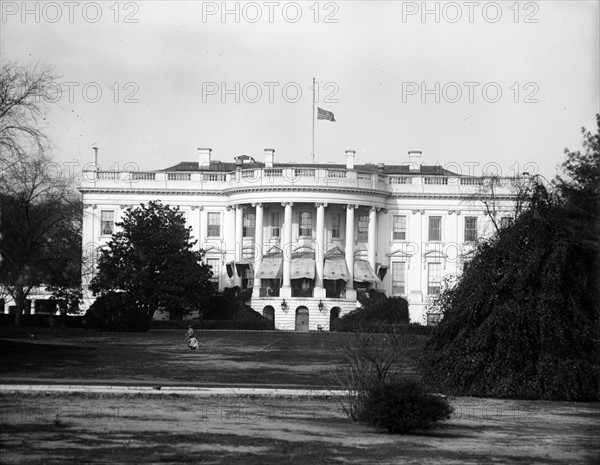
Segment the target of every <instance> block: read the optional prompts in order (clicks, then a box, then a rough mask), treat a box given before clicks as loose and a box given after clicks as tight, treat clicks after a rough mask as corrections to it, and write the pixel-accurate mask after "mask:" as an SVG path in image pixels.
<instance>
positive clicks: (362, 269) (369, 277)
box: [354, 260, 381, 283]
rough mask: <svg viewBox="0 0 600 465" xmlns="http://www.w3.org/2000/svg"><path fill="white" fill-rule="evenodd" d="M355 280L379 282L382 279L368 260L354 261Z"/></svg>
mask: <svg viewBox="0 0 600 465" xmlns="http://www.w3.org/2000/svg"><path fill="white" fill-rule="evenodd" d="M354 281H356V282H359V283H379V282H381V280H380V279H379V277H378V276H377V274H376V273H375V271H374V270H373V268H371V265H370V264H369V262H367V261H366V260H355V261H354Z"/></svg>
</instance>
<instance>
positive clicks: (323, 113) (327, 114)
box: [317, 107, 335, 123]
mask: <svg viewBox="0 0 600 465" xmlns="http://www.w3.org/2000/svg"><path fill="white" fill-rule="evenodd" d="M317 110H318V111H317V119H326V120H329V121H331V122H333V123H335V118H334V117H333V112H331V111H327V110H323V109H322V108H319V107H317Z"/></svg>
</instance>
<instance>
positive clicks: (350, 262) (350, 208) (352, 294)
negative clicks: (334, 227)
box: [346, 205, 358, 299]
mask: <svg viewBox="0 0 600 465" xmlns="http://www.w3.org/2000/svg"><path fill="white" fill-rule="evenodd" d="M357 207H358V205H347V206H346V266H347V267H348V281H346V298H347V299H356V290H355V289H354V209H355V208H357Z"/></svg>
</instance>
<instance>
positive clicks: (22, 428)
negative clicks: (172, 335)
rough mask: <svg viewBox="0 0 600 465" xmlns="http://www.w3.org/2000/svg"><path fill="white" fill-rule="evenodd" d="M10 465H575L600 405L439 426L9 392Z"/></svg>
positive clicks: (520, 406) (207, 402) (477, 408)
mask: <svg viewBox="0 0 600 465" xmlns="http://www.w3.org/2000/svg"><path fill="white" fill-rule="evenodd" d="M0 402H1V410H0V412H1V419H2V426H1V429H0V434H1V438H2V441H1V444H2V446H0V456H1V457H2V459H1V460H2V463H7V464H43V463H93V464H103V463H131V464H134V463H223V464H249V465H253V464H271V463H272V464H281V463H291V464H303V465H304V464H331V463H353V464H361V465H362V464H387V463H390V464H391V463H394V464H397V463H431V464H440V465H441V464H448V463H456V464H480V463H492V462H494V463H509V464H510V463H515V464H517V463H519V464H534V463H539V464H542V463H543V464H546V463H547V464H554V463H565V464H576V463H589V464H592V463H598V459H600V443H599V440H598V438H600V404H597V403H595V404H580V403H567V402H532V401H529V402H527V401H503V400H489V399H472V398H457V399H454V400H453V401H452V403H453V405H454V406H455V409H456V414H455V416H454V417H453V419H452V420H451V421H449V422H447V423H446V424H444V425H443V426H442V427H440V428H438V429H436V430H434V431H432V432H430V433H428V434H420V435H409V436H389V435H387V434H383V433H382V432H380V431H377V430H375V429H373V428H370V427H368V426H364V425H361V424H357V423H352V422H350V421H349V420H348V419H347V418H346V417H345V415H344V414H343V412H342V411H341V408H340V405H339V404H338V403H337V402H336V401H335V400H334V399H293V398H291V399H290V398H262V397H254V398H251V397H244V398H242V397H213V398H194V397H186V396H160V397H156V396H152V397H148V396H141V395H136V396H83V395H63V396H56V395H52V396H46V395H2V396H0Z"/></svg>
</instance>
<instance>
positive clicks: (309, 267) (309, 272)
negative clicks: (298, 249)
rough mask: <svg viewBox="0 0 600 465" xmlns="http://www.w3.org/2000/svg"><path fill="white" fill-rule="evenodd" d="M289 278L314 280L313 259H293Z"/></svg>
mask: <svg viewBox="0 0 600 465" xmlns="http://www.w3.org/2000/svg"><path fill="white" fill-rule="evenodd" d="M290 277H291V279H302V278H307V279H315V259H314V258H306V257H304V258H293V259H292V263H291V273H290Z"/></svg>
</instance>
